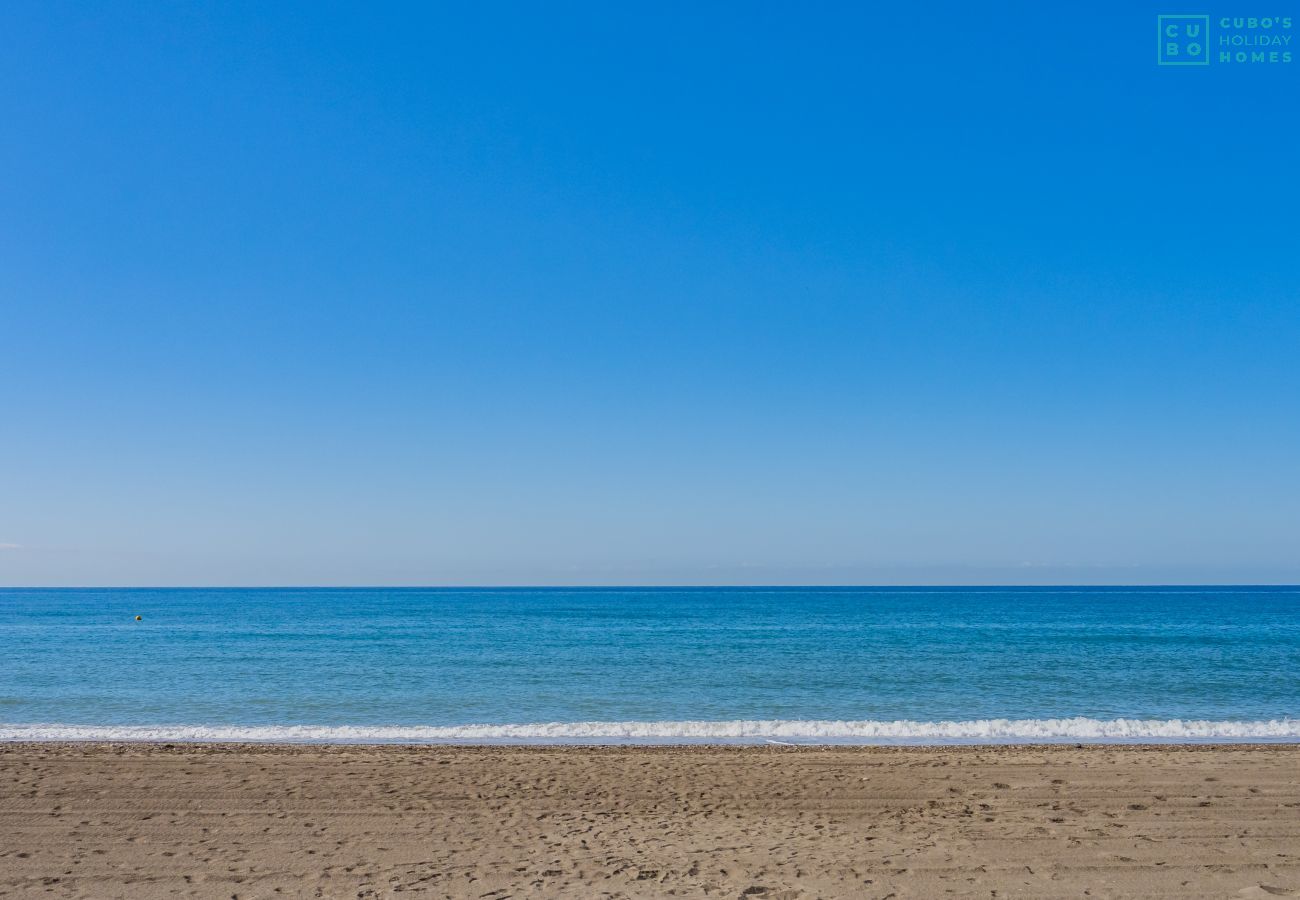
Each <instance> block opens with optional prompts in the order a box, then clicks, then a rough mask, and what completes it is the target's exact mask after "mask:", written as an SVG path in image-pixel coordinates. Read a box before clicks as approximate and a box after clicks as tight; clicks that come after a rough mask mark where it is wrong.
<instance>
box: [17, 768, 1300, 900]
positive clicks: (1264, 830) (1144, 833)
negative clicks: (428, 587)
mask: <svg viewBox="0 0 1300 900" xmlns="http://www.w3.org/2000/svg"><path fill="white" fill-rule="evenodd" d="M412 894H418V895H422V896H429V897H476V898H489V900H504V898H506V897H663V896H678V897H729V898H754V897H758V898H764V900H775V898H781V900H786V898H814V897H855V898H856V897H879V898H884V897H891V896H892V897H925V898H930V897H946V896H974V897H1081V896H1091V897H1180V898H1185V897H1263V898H1267V897H1286V896H1296V897H1300V747H1296V746H1264V747H1240V746H1237V747H1161V748H1136V747H1085V748H1075V747H1072V746H1071V747H1055V748H1042V747H1038V748H990V747H983V748H928V749H927V748H898V749H891V748H842V749H831V748H782V747H751V748H719V747H696V748H645V747H622V748H577V747H552V748H506V747H494V748H492V747H346V746H328V747H327V746H311V747H302V746H299V747H286V746H278V747H277V746H249V745H198V746H196V745H176V746H165V745H141V744H136V745H123V744H116V745H105V744H40V745H30V744H26V745H24V744H8V745H0V896H5V897H38V896H39V897H94V898H108V897H130V898H141V900H148V898H154V897H219V898H239V900H244V898H261V897H299V896H306V897H389V896H409V895H412Z"/></svg>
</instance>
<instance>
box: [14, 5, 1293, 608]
mask: <svg viewBox="0 0 1300 900" xmlns="http://www.w3.org/2000/svg"><path fill="white" fill-rule="evenodd" d="M1170 11H1173V12H1180V11H1182V10H1180V9H1173V10H1169V9H1165V8H1162V7H1158V6H1149V5H1146V4H1142V3H1137V4H1133V3H1125V4H1113V5H1105V6H1098V5H1091V6H1089V7H1088V8H1086V9H1085V8H1082V7H1078V8H1066V7H1059V6H1057V5H1053V4H1028V3H1026V4H1017V5H1009V4H1008V5H997V4H995V5H993V6H988V5H971V4H967V3H951V4H926V5H924V8H918V7H916V6H915V5H914V4H894V5H889V6H884V5H864V4H819V5H814V6H812V7H806V6H805V7H794V6H790V5H788V4H758V5H755V4H748V3H747V4H735V5H715V6H709V7H707V8H705V7H704V5H701V4H665V3H654V4H642V5H635V4H613V5H611V4H590V5H572V4H563V3H561V4H550V3H548V4H529V5H525V4H460V5H456V6H453V5H450V4H447V5H437V4H418V5H417V4H412V5H410V6H409V7H405V8H403V7H402V6H401V5H400V4H397V5H392V6H389V7H388V8H386V9H372V8H369V6H368V5H362V4H355V5H352V6H345V5H339V4H330V3H318V2H312V3H302V4H295V3H284V4H242V3H227V4H220V5H218V4H198V3H196V4H161V3H158V4H154V3H140V4H69V3H48V2H40V3H26V2H19V3H10V4H5V6H4V8H3V10H0V80H2V82H3V90H0V121H3V122H4V127H3V129H0V169H2V170H3V172H4V179H3V184H2V185H0V260H3V262H2V264H0V379H2V381H0V384H3V386H4V391H3V406H2V407H0V410H2V414H0V583H4V584H23V585H35V584H467V583H468V584H475V583H477V584H519V583H523V584H616V583H645V584H660V583H690V584H708V583H762V584H777V583H801V584H808V583H875V584H881V583H884V584H895V583H1090V582H1110V583H1116V582H1118V583H1145V582H1225V581H1226V582H1278V581H1281V582H1296V581H1300V539H1298V538H1300V465H1297V460H1300V365H1298V364H1297V362H1296V357H1297V355H1298V354H1297V351H1300V278H1298V276H1300V227H1298V226H1297V211H1298V210H1300V187H1298V181H1297V178H1296V164H1297V162H1298V161H1300V156H1298V155H1297V154H1298V151H1297V138H1298V137H1300V125H1297V119H1296V116H1295V110H1296V108H1297V101H1298V100H1300V91H1298V88H1300V78H1298V77H1297V73H1298V72H1300V61H1297V62H1295V63H1292V64H1290V65H1274V66H1224V65H1212V66H1208V67H1204V68H1182V69H1179V68H1160V67H1157V66H1156V65H1155V64H1154V62H1155V16H1156V14H1157V13H1161V12H1170ZM1205 11H1207V12H1209V13H1211V14H1213V15H1215V16H1217V15H1218V14H1220V13H1223V14H1232V15H1252V14H1255V13H1256V12H1258V11H1257V10H1253V9H1246V8H1245V7H1239V6H1238V7H1232V8H1220V7H1212V8H1207V9H1206V10H1205ZM1296 12H1300V9H1297V10H1296ZM1298 18H1300V17H1298Z"/></svg>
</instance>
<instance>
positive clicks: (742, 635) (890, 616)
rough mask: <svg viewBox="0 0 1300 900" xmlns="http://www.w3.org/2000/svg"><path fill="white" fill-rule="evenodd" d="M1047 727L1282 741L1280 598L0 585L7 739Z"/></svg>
mask: <svg viewBox="0 0 1300 900" xmlns="http://www.w3.org/2000/svg"><path fill="white" fill-rule="evenodd" d="M136 615H140V616H142V617H143V620H142V621H140V622H136V621H135V620H134V617H135V616H136ZM1071 717H1085V718H1087V719H1097V720H1114V719H1142V720H1175V719H1178V720H1188V719H1194V720H1207V721H1209V722H1227V723H1243V722H1244V723H1260V722H1267V721H1270V720H1280V721H1282V722H1283V723H1284V724H1283V725H1281V726H1277V725H1276V723H1275V725H1274V729H1275V731H1276V734H1273V736H1275V737H1278V736H1280V737H1284V738H1285V737H1296V736H1300V725H1294V723H1292V725H1287V724H1285V723H1286V722H1287V720H1292V719H1296V718H1297V717H1300V589H1296V588H1163V589H1151V588H1071V589H1045V588H1038V589H1029V588H1022V589H999V588H973V589H937V588H933V589H917V588H905V589H885V588H865V589H856V588H830V589H827V588H802V589H800V588H771V589H764V588H743V589H742V588H731V589H703V588H700V589H649V588H646V589H542V590H535V589H502V590H490V589H474V590H459V589H391V588H389V589H257V590H249V589H220V590H217V589H212V590H207V589H165V590H152V589H135V590H121V589H61V590H23V589H7V590H0V723H3V724H5V725H8V726H25V725H32V724H36V723H41V724H46V725H48V724H55V725H61V726H162V725H166V726H175V725H192V726H205V727H207V728H208V729H209V732H210V733H211V735H213V736H221V735H223V734H224V735H226V736H230V733H229V732H228V731H227V732H223V731H222V730H221V729H220V728H217V726H249V727H253V726H257V727H262V726H290V725H293V726H299V725H300V726H355V727H356V730H355V736H358V737H363V738H364V737H366V736H367V735H370V736H383V735H384V734H386V732H379V731H373V729H374V727H375V726H403V727H407V731H406V732H402V734H403V735H406V736H415V737H419V736H420V735H419V734H418V733H408V732H409V727H411V726H465V725H506V724H519V723H578V722H607V723H608V722H619V723H645V722H674V723H682V722H706V723H719V722H735V721H737V720H763V721H774V720H775V721H780V722H809V721H826V720H831V721H837V720H845V721H848V722H877V723H878V722H885V723H889V722H897V721H899V720H908V721H913V722H921V723H931V722H947V721H958V722H970V721H976V720H989V719H1013V720H1055V719H1063V718H1071ZM1293 725H1294V727H1295V729H1297V730H1296V735H1295V736H1292V735H1289V734H1288V733H1287V729H1288V728H1292V727H1293ZM693 727H694V728H695V732H690V730H689V729H686V730H683V731H681V732H680V734H683V735H686V734H695V733H696V732H698V734H697V735H696V736H700V735H703V736H709V734H711V733H712V732H709V731H708V729H707V728H705V729H704V730H703V731H700V729H701V728H703V726H693ZM818 727H820V728H821V730H820V731H818V730H817V729H816V728H813V729H812V730H811V731H809V730H808V729H804V730H805V731H808V734H809V735H814V736H815V735H818V734H821V735H823V736H826V737H831V738H835V737H840V738H845V737H851V736H852V735H851V734H850V732H851V730H852V729H851V728H849V729H848V730H845V729H841V731H844V732H845V733H844V734H836V733H835V729H834V728H830V727H828V726H818ZM1080 727H1081V726H1080ZM1251 728H1254V731H1251ZM367 729H371V730H370V731H367ZM782 729H784V730H782ZM1279 729H1280V730H1279ZM11 730H12V729H11ZM641 730H642V732H645V733H644V734H643V735H642V736H649V737H652V738H653V737H671V736H673V734H677V733H678V732H674V731H673V730H672V729H671V728H669V727H668V726H659V728H658V732H655V731H654V729H648V730H647V728H646V727H644V726H642V729H641ZM1022 730H1023V729H1022ZM1058 730H1060V729H1059V728H1058ZM1076 730H1077V728H1076ZM19 731H20V732H21V733H20V734H19V736H31V731H30V729H27V730H22V729H20V730H19ZM743 731H744V729H741V731H740V732H736V731H735V727H734V726H732V732H735V733H734V734H733V733H732V732H728V731H726V730H725V729H721V728H720V729H719V730H718V731H717V736H720V737H726V736H728V735H729V734H730V735H731V736H736V735H739V734H741V732H743ZM749 731H750V732H753V734H750V735H749V736H751V737H752V736H754V734H760V733H761V734H768V733H770V734H773V735H776V736H782V735H793V736H796V737H798V736H801V735H803V732H801V731H800V730H799V728H797V727H792V726H781V727H774V726H770V727H766V728H758V729H757V731H755V729H754V728H753V727H751V728H750V729H749ZM922 731H923V730H922ZM1238 731H1240V732H1241V733H1240V734H1239V735H1237V734H1236V733H1235V732H1234V733H1233V734H1232V735H1229V736H1239V737H1243V738H1244V737H1250V736H1252V735H1253V736H1269V735H1268V734H1264V733H1263V732H1260V728H1259V727H1257V726H1250V727H1249V728H1246V729H1244V730H1242V729H1238ZM47 732H48V735H47ZM209 732H203V731H200V732H196V733H197V734H199V736H203V735H206V734H208V733H209ZM652 732H653V733H652ZM659 732H662V734H660V733H659ZM1086 732H1087V729H1086V728H1084V730H1083V732H1080V734H1081V736H1084V737H1087V736H1089V734H1087V733H1086ZM1248 732H1249V733H1248ZM1257 732H1258V733H1257ZM70 733H71V732H67V731H66V729H65V731H58V730H54V731H50V730H49V729H46V731H44V732H41V734H40V735H37V736H42V735H47V736H68V735H69V734H70ZM123 733H126V732H123ZM587 733H588V732H584V731H581V730H578V731H574V730H573V729H569V731H568V732H565V731H564V730H563V729H561V730H560V731H559V732H557V734H559V735H560V736H566V735H567V736H570V737H572V736H575V735H576V736H581V735H583V734H587ZM590 733H591V734H593V735H596V734H598V730H597V731H592V732H590ZM611 733H612V732H611ZM636 733H637V732H635V731H632V732H628V734H631V735H633V736H635V735H636ZM918 733H920V732H918ZM1073 733H1074V732H1071V731H1070V730H1069V728H1066V729H1065V730H1064V731H1062V736H1068V735H1070V734H1073ZM305 734H306V736H312V734H314V733H310V732H308V733H305ZM328 734H329V733H328V732H326V731H322V732H321V735H323V736H328ZM494 734H495V733H494V732H484V733H483V734H481V735H480V736H488V737H492V736H494ZM1026 734H1027V736H1033V735H1035V734H1039V733H1038V732H1036V731H1032V730H1031V731H1029V732H1026ZM259 735H261V736H268V737H275V736H277V732H275V731H274V730H269V731H267V730H265V729H264V730H263V731H256V730H250V731H247V733H246V734H244V736H259ZM9 736H11V737H12V736H14V735H12V734H11V735H9ZM280 736H283V735H280ZM299 736H302V735H299ZM334 736H335V737H337V736H339V735H338V734H337V733H336V734H335V735H334ZM396 736H401V735H396ZM432 736H434V737H436V736H437V735H436V734H434V735H432ZM453 736H455V735H454V734H453ZM466 736H472V735H468V733H467V735H466ZM497 736H499V735H497ZM525 736H527V735H525ZM540 736H541V737H544V735H540ZM742 736H743V735H742ZM904 736H906V734H904ZM922 736H923V735H922ZM1039 736H1042V735H1039ZM1046 736H1048V737H1051V736H1052V735H1050V734H1049V735H1046ZM1137 736H1140V735H1137ZM1189 736H1192V737H1195V736H1196V735H1195V734H1190V735H1189ZM533 737H535V738H536V737H539V735H533Z"/></svg>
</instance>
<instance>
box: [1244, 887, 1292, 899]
mask: <svg viewBox="0 0 1300 900" xmlns="http://www.w3.org/2000/svg"><path fill="white" fill-rule="evenodd" d="M1237 896H1238V897H1300V891H1294V890H1291V889H1290V888H1282V887H1273V886H1272V885H1271V884H1253V885H1251V886H1250V887H1247V888H1242V889H1241V890H1239V891H1237Z"/></svg>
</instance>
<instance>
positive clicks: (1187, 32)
mask: <svg viewBox="0 0 1300 900" xmlns="http://www.w3.org/2000/svg"><path fill="white" fill-rule="evenodd" d="M1156 42H1157V43H1156V65H1160V66H1208V65H1209V64H1210V17H1209V16H1156Z"/></svg>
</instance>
